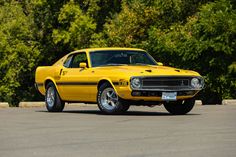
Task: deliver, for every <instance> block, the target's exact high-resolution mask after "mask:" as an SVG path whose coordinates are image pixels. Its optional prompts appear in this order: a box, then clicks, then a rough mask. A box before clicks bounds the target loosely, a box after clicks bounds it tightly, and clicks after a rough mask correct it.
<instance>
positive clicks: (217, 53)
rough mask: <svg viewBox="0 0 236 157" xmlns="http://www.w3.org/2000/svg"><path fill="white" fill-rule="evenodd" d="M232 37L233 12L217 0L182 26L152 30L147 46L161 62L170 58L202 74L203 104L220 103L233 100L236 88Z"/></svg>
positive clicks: (235, 29) (235, 24)
mask: <svg viewBox="0 0 236 157" xmlns="http://www.w3.org/2000/svg"><path fill="white" fill-rule="evenodd" d="M235 36H236V12H235V9H234V8H233V6H232V4H231V3H230V1H227V0H219V1H216V2H211V3H208V4H205V5H203V6H202V7H201V8H200V11H199V12H198V13H196V14H194V15H193V16H190V17H189V18H188V19H187V22H186V23H184V24H178V23H177V24H173V25H172V26H171V27H170V29H167V30H165V31H162V30H160V29H158V28H153V29H152V30H150V38H149V45H150V46H151V47H150V50H151V51H152V52H154V53H156V55H157V56H160V57H161V58H162V59H163V60H164V62H168V60H169V59H171V62H172V65H175V66H178V67H181V68H190V69H194V70H197V71H199V72H200V73H201V74H202V75H204V76H205V81H206V89H205V91H204V97H203V100H204V102H212V103H221V100H222V98H232V97H234V98H235V95H233V91H231V92H230V89H232V87H235V77H233V74H232V73H233V70H232V69H234V68H233V67H234V66H233V65H234V64H233V63H234V62H235V60H236V53H235V52H236V49H235V48H236V45H235V44H236V43H235ZM168 56H170V58H169V57H168ZM229 69H231V73H229ZM234 93H235V90H234Z"/></svg>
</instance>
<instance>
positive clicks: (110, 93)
mask: <svg viewBox="0 0 236 157" xmlns="http://www.w3.org/2000/svg"><path fill="white" fill-rule="evenodd" d="M101 105H102V106H103V107H104V108H105V109H107V110H114V109H115V108H116V107H117V105H119V100H118V96H117V94H116V92H115V90H114V89H113V88H106V89H105V90H104V91H103V92H102V94H101Z"/></svg>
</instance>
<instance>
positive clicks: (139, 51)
mask: <svg viewBox="0 0 236 157" xmlns="http://www.w3.org/2000/svg"><path fill="white" fill-rule="evenodd" d="M105 51H109V52H111V53H113V52H116V51H123V52H124V51H126V52H138V53H145V54H146V55H147V57H148V58H149V59H150V60H151V61H152V62H153V63H154V64H145V65H146V66H149V65H152V66H155V65H157V62H156V60H155V59H154V58H153V57H152V56H151V55H150V54H149V53H148V52H146V51H144V50H95V51H90V52H89V58H90V63H91V67H93V68H94V67H105V66H114V65H105V64H104V65H100V66H93V62H92V59H91V58H92V57H91V54H92V53H96V52H105ZM124 65H125V64H120V65H118V64H117V66H124ZM126 65H128V66H131V65H134V66H135V65H138V64H126Z"/></svg>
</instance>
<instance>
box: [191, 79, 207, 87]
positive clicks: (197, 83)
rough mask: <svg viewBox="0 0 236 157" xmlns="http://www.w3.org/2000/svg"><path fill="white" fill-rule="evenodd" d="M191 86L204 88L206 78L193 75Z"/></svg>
mask: <svg viewBox="0 0 236 157" xmlns="http://www.w3.org/2000/svg"><path fill="white" fill-rule="evenodd" d="M190 86H191V87H192V88H194V89H203V87H204V79H203V78H202V77H193V78H192V79H191V81H190Z"/></svg>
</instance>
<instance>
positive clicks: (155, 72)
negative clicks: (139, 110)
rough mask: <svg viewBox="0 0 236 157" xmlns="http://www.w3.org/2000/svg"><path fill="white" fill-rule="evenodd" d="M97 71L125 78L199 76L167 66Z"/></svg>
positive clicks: (124, 67) (112, 67)
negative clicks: (120, 75) (121, 75)
mask: <svg viewBox="0 0 236 157" xmlns="http://www.w3.org/2000/svg"><path fill="white" fill-rule="evenodd" d="M96 69H97V71H100V72H102V73H104V74H105V73H107V72H108V71H109V74H115V75H117V74H123V75H125V76H159V75H160V76H161V75H163V76H170V75H171V76H172V75H174V76H200V75H199V73H197V72H195V71H191V70H182V69H177V68H173V67H168V66H151V65H147V66H138V65H135V66H131V65H124V66H106V67H97V68H96Z"/></svg>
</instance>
